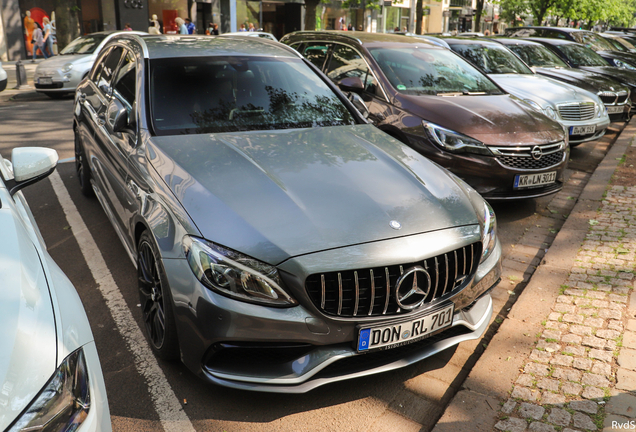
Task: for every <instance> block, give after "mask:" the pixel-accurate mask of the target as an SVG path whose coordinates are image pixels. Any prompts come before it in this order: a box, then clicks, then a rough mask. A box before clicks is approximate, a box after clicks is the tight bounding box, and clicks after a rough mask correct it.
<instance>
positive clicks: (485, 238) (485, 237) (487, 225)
mask: <svg viewBox="0 0 636 432" xmlns="http://www.w3.org/2000/svg"><path fill="white" fill-rule="evenodd" d="M449 174H450V176H451V177H452V178H453V179H454V180H455V182H456V183H457V184H458V185H459V186H460V187H461V188H462V189H463V190H464V192H465V193H466V195H467V196H468V199H469V200H470V203H471V204H472V206H473V209H475V213H476V214H477V217H478V219H479V226H480V227H481V243H482V246H483V249H482V253H481V259H480V260H479V264H481V263H482V262H484V261H485V260H486V259H488V257H489V256H490V255H491V254H492V251H493V250H494V249H495V244H496V243H497V217H496V216H495V211H494V210H493V209H492V207H491V206H490V204H488V201H486V200H485V199H483V198H482V196H481V195H479V193H478V192H477V191H476V190H475V189H473V188H472V186H470V185H469V184H468V183H466V182H465V181H464V180H462V179H460V178H459V177H457V176H456V175H455V174H453V173H449Z"/></svg>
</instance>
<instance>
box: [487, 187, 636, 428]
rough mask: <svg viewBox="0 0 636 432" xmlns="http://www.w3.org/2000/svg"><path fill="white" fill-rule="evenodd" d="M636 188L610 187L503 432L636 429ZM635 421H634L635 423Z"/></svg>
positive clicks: (505, 411) (507, 409) (506, 409)
mask: <svg viewBox="0 0 636 432" xmlns="http://www.w3.org/2000/svg"><path fill="white" fill-rule="evenodd" d="M635 250H636V187H625V186H613V187H611V188H610V189H608V190H607V193H606V196H605V198H604V200H603V201H602V204H601V207H600V208H599V210H598V212H597V216H596V218H595V219H590V220H589V231H588V233H587V236H586V240H585V242H584V243H583V245H582V247H581V249H580V251H579V252H578V255H577V257H576V260H575V263H574V266H573V267H572V269H571V271H570V275H569V278H568V280H567V282H566V284H564V285H562V286H561V289H560V295H559V296H558V297H557V299H556V302H555V303H554V305H553V306H552V312H551V313H550V314H549V316H547V317H546V320H545V321H544V322H543V323H542V324H544V325H543V327H544V330H543V332H542V333H541V334H537V335H536V342H535V344H536V345H535V347H534V349H533V350H532V352H531V354H530V356H529V357H528V359H527V362H526V364H525V366H524V367H523V370H522V372H521V373H520V374H519V376H518V378H517V380H516V382H515V384H514V387H513V389H512V392H511V394H510V399H508V401H507V402H506V403H505V404H504V405H503V406H502V407H501V410H500V412H499V419H500V420H499V422H497V423H496V425H495V428H496V429H498V430H500V431H510V432H522V431H537V432H539V431H546V432H548V431H562V432H573V431H596V430H603V429H604V428H605V429H604V430H634V429H635V428H634V426H636V422H634V421H633V419H634V418H636V397H634V396H632V395H631V394H630V393H629V391H630V390H635V389H636V320H635V319H629V317H630V316H633V314H634V312H636V311H632V312H631V313H630V310H633V309H636V295H635V296H634V298H633V299H631V300H630V293H631V291H632V289H633V286H634V282H635V279H634V265H635V262H636V256H635V253H634V251H635ZM630 421H632V423H630Z"/></svg>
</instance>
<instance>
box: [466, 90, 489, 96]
mask: <svg viewBox="0 0 636 432" xmlns="http://www.w3.org/2000/svg"><path fill="white" fill-rule="evenodd" d="M462 94H463V95H464V96H483V95H485V94H486V92H483V91H481V92H469V91H464V92H462Z"/></svg>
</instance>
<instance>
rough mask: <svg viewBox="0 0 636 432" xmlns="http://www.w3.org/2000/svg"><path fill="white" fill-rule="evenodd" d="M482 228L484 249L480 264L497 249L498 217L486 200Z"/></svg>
mask: <svg viewBox="0 0 636 432" xmlns="http://www.w3.org/2000/svg"><path fill="white" fill-rule="evenodd" d="M482 228H483V231H482V234H481V243H482V245H483V248H484V249H483V251H482V254H481V260H480V261H479V263H480V264H481V263H482V262H484V261H485V260H486V259H487V258H488V257H489V256H490V254H491V253H492V251H493V250H494V249H495V242H496V241H497V217H496V216H495V211H494V210H493V209H492V207H491V206H490V204H488V202H487V201H485V200H484V206H483V225H482Z"/></svg>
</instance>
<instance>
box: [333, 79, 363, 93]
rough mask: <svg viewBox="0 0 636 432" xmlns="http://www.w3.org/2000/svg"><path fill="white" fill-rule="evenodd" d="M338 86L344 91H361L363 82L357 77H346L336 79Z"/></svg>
mask: <svg viewBox="0 0 636 432" xmlns="http://www.w3.org/2000/svg"><path fill="white" fill-rule="evenodd" d="M338 87H340V90H342V91H344V92H352V93H362V91H363V90H364V84H363V83H362V80H361V79H360V78H358V77H347V78H343V79H341V80H340V81H338Z"/></svg>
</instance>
